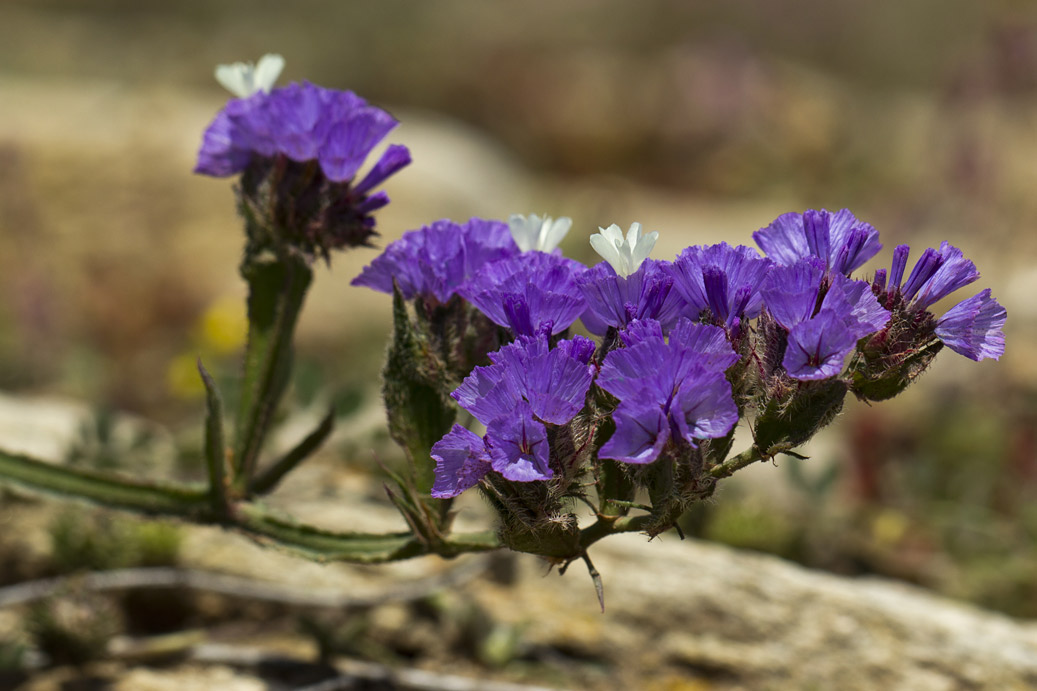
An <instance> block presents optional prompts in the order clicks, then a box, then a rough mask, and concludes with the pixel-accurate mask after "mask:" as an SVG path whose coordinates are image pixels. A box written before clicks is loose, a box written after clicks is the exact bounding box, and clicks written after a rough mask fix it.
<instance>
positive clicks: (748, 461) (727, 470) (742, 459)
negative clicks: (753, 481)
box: [708, 446, 765, 480]
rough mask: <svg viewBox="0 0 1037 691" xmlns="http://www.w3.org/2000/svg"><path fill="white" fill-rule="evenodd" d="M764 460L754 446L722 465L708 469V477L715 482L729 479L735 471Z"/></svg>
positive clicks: (760, 452) (761, 453)
mask: <svg viewBox="0 0 1037 691" xmlns="http://www.w3.org/2000/svg"><path fill="white" fill-rule="evenodd" d="M764 458H765V456H764V455H763V452H762V451H760V450H759V449H758V448H756V446H753V447H751V448H749V449H746V450H745V451H743V452H742V453H740V454H738V455H737V456H732V457H731V458H729V459H727V460H726V461H724V462H723V463H720V464H718V465H715V466H713V467H712V468H710V469H709V471H708V472H709V474H710V476H712V477H714V478H716V479H717V480H720V479H723V478H725V477H730V476H731V475H733V474H734V473H735V472H736V471H738V470H741V469H742V468H744V467H745V466H747V465H752V464H753V463H756V462H757V461H762V460H763V459H764Z"/></svg>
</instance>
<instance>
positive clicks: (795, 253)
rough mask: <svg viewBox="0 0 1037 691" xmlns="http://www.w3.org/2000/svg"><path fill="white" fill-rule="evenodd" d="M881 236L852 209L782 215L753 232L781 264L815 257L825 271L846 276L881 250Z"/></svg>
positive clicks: (757, 242)
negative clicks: (858, 218) (879, 239)
mask: <svg viewBox="0 0 1037 691" xmlns="http://www.w3.org/2000/svg"><path fill="white" fill-rule="evenodd" d="M878 237H879V233H878V231H877V230H875V228H873V227H872V226H871V225H869V224H867V223H864V222H863V221H858V220H857V218H856V217H855V216H854V215H853V214H852V213H850V211H849V209H843V210H842V211H839V212H837V213H834V214H833V213H831V212H830V211H827V210H825V209H822V210H820V211H815V210H813V209H809V210H807V211H806V212H804V213H802V214H799V213H795V212H793V213H787V214H782V215H781V216H778V218H776V219H775V220H774V222H773V223H771V224H770V225H769V226H767V227H766V228H761V229H760V230H758V231H756V232H755V233H753V239H754V240H756V244H757V245H759V246H760V248H761V249H762V250H763V251H764V252H766V253H767V256H768V257H770V258H771V259H773V260H774V261H776V262H777V263H779V264H784V265H788V264H794V263H795V262H796V261H797V260H799V259H802V258H803V257H808V256H814V257H819V258H821V259H822V260H823V261H824V266H825V270H826V271H828V272H832V273H841V274H844V275H848V274H849V273H850V272H851V271H853V270H854V269H856V268H858V267H859V266H861V265H862V264H863V263H864V262H866V261H868V260H869V259H871V258H872V257H874V256H875V255H876V254H877V253H878V251H879V250H880V249H882V245H881V244H879V241H878Z"/></svg>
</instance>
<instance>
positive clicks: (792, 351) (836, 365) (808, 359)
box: [781, 309, 857, 381]
mask: <svg viewBox="0 0 1037 691" xmlns="http://www.w3.org/2000/svg"><path fill="white" fill-rule="evenodd" d="M856 344H857V339H856V338H854V337H853V333H852V332H851V331H850V330H849V329H847V328H846V327H845V323H844V322H843V318H842V315H840V314H839V313H838V312H836V311H835V310H831V309H822V310H821V311H820V312H818V313H817V315H815V316H813V317H811V318H810V319H807V320H805V321H801V322H799V323H798V324H795V325H794V326H793V327H792V329H790V330H789V340H788V347H787V348H786V349H785V357H784V359H783V360H782V362H781V364H782V367H784V368H785V371H786V372H788V374H789V376H790V377H792V378H793V379H799V380H800V381H814V380H818V379H829V378H831V377H835V376H838V375H839V373H840V372H842V371H843V363H845V362H846V356H847V355H849V354H850V351H852V350H853V348H854V346H855V345H856Z"/></svg>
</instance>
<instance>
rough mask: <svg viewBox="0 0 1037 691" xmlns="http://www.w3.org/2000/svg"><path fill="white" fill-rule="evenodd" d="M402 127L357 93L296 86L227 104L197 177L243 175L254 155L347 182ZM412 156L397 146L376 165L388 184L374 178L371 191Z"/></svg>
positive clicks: (209, 135) (207, 139) (206, 140)
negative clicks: (314, 168)
mask: <svg viewBox="0 0 1037 691" xmlns="http://www.w3.org/2000/svg"><path fill="white" fill-rule="evenodd" d="M396 125H397V122H396V120H395V119H394V118H393V117H392V116H391V115H389V114H388V113H386V112H385V111H384V110H381V109H380V108H376V107H374V106H371V105H368V103H367V102H366V101H365V100H364V99H362V98H360V97H359V96H357V95H356V94H354V93H353V92H351V91H336V90H334V89H325V88H322V87H319V86H315V85H314V84H310V83H309V82H302V83H301V84H289V85H288V86H285V87H282V88H279V89H274V90H272V91H270V92H269V93H264V92H262V91H260V92H257V93H255V94H253V95H251V96H249V97H248V98H241V99H232V100H231V101H230V102H228V103H227V105H226V107H224V109H223V110H222V111H220V113H219V114H217V116H216V118H215V119H214V120H213V122H212V124H211V125H210V126H209V128H208V129H207V130H206V132H205V135H204V137H203V142H202V148H201V150H200V151H199V153H198V164H197V165H196V166H195V172H196V173H201V174H203V175H212V176H215V177H226V176H228V175H234V174H236V173H240V172H241V171H242V170H244V169H245V167H246V166H247V165H248V164H249V162H250V161H251V160H252V158H253V157H254V156H261V157H265V158H269V157H273V156H275V155H277V154H283V155H284V156H286V157H288V158H290V159H292V160H293V161H298V162H300V163H303V162H306V161H317V162H318V163H319V164H320V167H321V170H322V171H323V173H324V176H325V177H326V178H327V179H328V180H331V181H333V182H346V181H348V180H350V179H352V178H353V176H354V175H356V172H357V170H359V168H360V166H361V165H362V164H363V162H364V161H365V160H366V158H367V156H368V155H369V154H370V153H371V150H372V149H374V147H375V146H376V145H377V144H378V143H379V142H380V141H381V140H382V139H384V138H385V135H387V134H388V133H389V131H390V130H392V129H393V128H394V127H396ZM405 152H406V149H405V148H404V147H400V146H395V147H390V149H389V150H387V151H386V152H385V154H384V155H383V157H382V160H380V161H379V162H378V163H377V164H375V169H377V170H379V173H378V174H377V175H376V178H377V177H380V178H381V179H371V180H368V182H367V186H366V188H365V189H370V187H372V186H374V184H377V183H378V182H381V181H382V180H384V179H385V178H386V177H388V176H389V175H391V174H392V173H393V172H395V171H396V170H398V169H399V168H400V167H402V166H404V165H406V164H407V163H409V162H410V157H409V155H405Z"/></svg>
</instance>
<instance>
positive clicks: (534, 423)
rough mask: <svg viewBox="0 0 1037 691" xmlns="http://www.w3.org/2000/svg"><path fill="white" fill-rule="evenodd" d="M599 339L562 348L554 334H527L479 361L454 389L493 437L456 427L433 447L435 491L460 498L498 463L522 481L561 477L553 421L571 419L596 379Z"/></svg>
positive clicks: (565, 344)
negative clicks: (552, 442) (550, 431)
mask: <svg viewBox="0 0 1037 691" xmlns="http://www.w3.org/2000/svg"><path fill="white" fill-rule="evenodd" d="M593 353H594V343H593V342H591V341H590V340H588V339H586V338H583V337H582V336H577V337H575V338H573V339H572V340H563V341H560V342H559V343H558V344H557V345H556V346H555V347H554V348H551V347H550V345H549V343H548V336H547V334H546V333H545V332H540V333H538V334H537V335H536V336H531V337H526V336H520V337H519V339H518V340H517V341H515V342H514V343H511V344H509V345H506V346H504V347H503V348H501V349H500V350H499V351H497V352H496V353H492V354H491V356H490V359H491V360H492V361H493V364H492V365H489V366H487V367H476V368H475V369H474V370H473V371H472V373H471V374H470V375H469V376H468V377H467V378H465V380H464V382H462V383H461V386H459V387H458V388H457V390H456V391H454V392H453V393H452V394H451V395H452V396H453V398H454V400H456V401H457V402H458V404H459V405H460V406H461V407H462V408H464V409H465V410H467V411H468V412H470V413H471V414H472V415H473V416H475V418H476V419H477V420H478V421H479V422H481V423H483V424H484V425H486V436H484V437H482V438H480V437H478V436H477V435H475V434H473V433H471V432H468V431H467V430H464V429H463V428H460V427H459V426H457V425H455V426H454V429H453V430H451V432H450V433H449V434H447V435H446V436H445V437H443V439H441V440H440V441H438V442H436V444H435V445H434V446H433V447H432V457H433V458H434V459H435V460H436V483H435V485H434V486H433V496H437V497H453V496H457V495H458V494H460V493H461V492H463V491H464V490H466V489H468V488H469V487H471V486H473V485H474V484H476V483H477V482H478V481H479V479H480V478H482V476H483V475H485V474H486V472H488V471H489V470H490V469H491V468H492V469H493V470H495V471H497V472H499V473H500V474H501V475H503V476H504V477H505V478H507V479H509V480H514V481H516V482H529V481H532V480H547V479H549V478H551V477H553V474H554V472H553V471H552V469H551V467H550V465H549V463H550V449H549V447H548V444H547V431H546V429H547V428H546V427H545V425H547V424H551V425H565V424H568V423H569V422H570V421H571V420H572V419H573V418H574V417H575V416H576V414H577V413H579V412H580V410H581V409H582V408H583V403H584V399H585V398H586V396H587V390H588V389H589V388H590V385H591V381H592V379H593V378H594V367H593V365H591V364H590V359H591V356H592V355H593Z"/></svg>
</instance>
